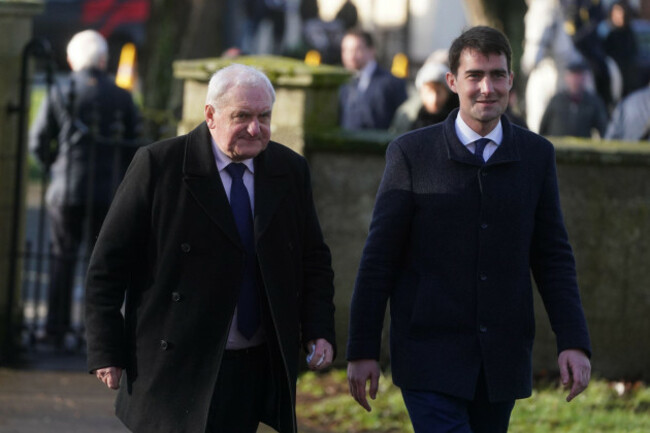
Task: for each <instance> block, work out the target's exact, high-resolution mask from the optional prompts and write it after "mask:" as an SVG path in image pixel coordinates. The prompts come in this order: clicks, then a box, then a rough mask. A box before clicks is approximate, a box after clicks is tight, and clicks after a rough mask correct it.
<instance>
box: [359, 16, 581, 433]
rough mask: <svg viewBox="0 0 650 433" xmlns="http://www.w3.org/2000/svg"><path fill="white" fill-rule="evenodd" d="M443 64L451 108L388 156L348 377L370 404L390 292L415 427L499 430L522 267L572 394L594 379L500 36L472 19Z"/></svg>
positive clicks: (523, 367)
mask: <svg viewBox="0 0 650 433" xmlns="http://www.w3.org/2000/svg"><path fill="white" fill-rule="evenodd" d="M449 66H450V68H449V69H450V72H449V74H447V83H448V84H449V87H450V88H451V89H452V90H453V91H454V92H455V93H457V94H458V96H459V100H460V108H459V109H458V110H455V111H454V112H452V113H451V114H450V115H449V117H448V118H447V120H446V121H445V122H444V123H439V124H436V125H433V126H429V127H426V128H422V129H418V130H415V131H412V132H409V133H406V134H404V135H401V136H400V137H398V138H396V139H395V140H394V141H393V142H391V143H390V145H389V147H388V150H387V153H386V169H385V171H384V175H383V178H382V180H381V184H380V186H379V191H378V193H377V200H376V203H375V208H374V211H373V216H372V221H371V224H370V232H369V235H368V239H367V242H366V245H365V248H364V250H363V255H362V257H361V263H360V265H359V273H358V275H357V280H356V283H355V288H354V293H353V295H352V304H351V310H350V328H349V329H350V330H349V337H348V347H347V359H348V361H349V363H348V382H349V384H350V392H351V394H352V396H353V397H354V398H355V400H356V401H357V402H358V403H359V404H360V405H362V406H363V407H364V408H366V410H370V409H371V408H370V405H369V402H368V400H367V395H368V390H367V386H368V382H370V387H369V394H370V397H371V398H373V399H374V398H375V397H376V395H377V390H378V381H379V364H378V360H379V354H380V344H381V334H382V325H383V320H384V313H385V310H386V303H387V302H388V300H390V317H391V322H390V345H391V350H390V353H391V370H392V377H393V381H394V382H395V384H396V385H397V386H399V387H400V388H401V390H402V395H403V397H404V401H405V403H406V407H407V409H408V411H409V415H410V417H411V421H412V423H413V426H414V428H415V432H416V433H422V432H451V431H453V432H463V433H469V432H473V433H483V432H485V433H487V432H489V433H498V432H506V431H507V429H508V423H509V419H510V413H511V411H512V408H513V406H514V403H515V399H519V398H525V397H528V396H530V394H531V388H532V368H531V352H532V345H533V336H534V332H535V324H534V317H533V291H532V284H531V279H530V271H531V270H532V273H533V276H534V278H535V280H536V282H537V287H538V289H539V292H540V294H541V296H542V298H543V300H544V304H545V306H546V310H547V313H548V316H549V319H550V322H551V326H552V327H553V330H554V331H555V333H556V336H557V348H558V353H559V357H558V364H559V367H560V372H561V377H562V383H563V384H564V385H565V386H567V387H569V388H571V390H570V393H569V395H568V397H567V400H569V401H570V400H571V399H573V398H574V397H575V396H576V395H578V394H579V393H580V392H582V391H583V390H584V389H585V388H586V386H587V384H588V382H589V376H590V371H591V368H590V362H589V356H590V354H591V345H590V339H589V333H588V331H587V324H586V320H585V316H584V313H583V310H582V305H581V301H580V295H579V291H578V286H577V281H576V270H575V261H574V257H573V253H572V250H571V246H570V244H569V241H568V236H567V232H566V229H565V226H564V222H563V219H562V212H561V208H560V201H559V194H558V185H557V179H556V167H555V154H554V151H553V146H552V145H551V143H550V142H548V141H547V140H545V139H544V138H542V137H540V136H539V135H536V134H534V133H531V132H530V131H527V130H525V129H523V128H520V127H517V126H514V125H512V124H511V123H510V121H509V120H508V119H507V117H505V116H504V115H503V113H504V112H505V109H506V107H507V105H508V92H509V90H510V88H511V87H512V80H513V73H512V72H511V71H512V69H511V49H510V44H509V43H508V40H507V39H506V37H505V36H504V35H503V34H502V33H501V32H499V31H497V30H495V29H492V28H490V27H483V26H481V27H473V28H470V29H469V30H467V31H466V32H464V33H463V34H461V36H459V37H458V38H457V39H456V40H455V41H454V42H453V43H452V46H451V49H450V52H449Z"/></svg>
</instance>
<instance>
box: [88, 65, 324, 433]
mask: <svg viewBox="0 0 650 433" xmlns="http://www.w3.org/2000/svg"><path fill="white" fill-rule="evenodd" d="M274 100H275V93H274V91H273V87H272V85H271V83H270V82H269V81H268V79H267V78H266V76H264V75H263V74H262V73H261V72H259V71H257V70H255V69H253V68H250V67H246V66H243V65H232V66H229V67H227V68H225V69H222V70H221V71H219V72H217V73H216V74H215V75H214V76H213V78H212V79H211V81H210V84H209V86H208V95H207V98H206V106H205V116H206V122H205V123H202V124H201V125H199V126H198V127H197V128H196V129H194V130H193V131H191V132H190V133H189V134H187V135H184V136H180V137H177V138H173V139H170V140H166V141H162V142H159V143H154V144H152V145H150V146H146V147H144V148H142V149H141V150H140V151H139V152H138V153H137V154H136V156H135V157H134V160H133V163H132V164H131V166H130V168H129V170H128V172H127V175H126V177H125V179H124V182H123V183H122V185H121V186H120V188H119V190H118V192H117V194H116V197H115V200H114V202H113V204H112V206H111V209H110V210H109V213H108V216H107V218H106V222H105V224H104V226H103V227H102V231H101V233H100V235H99V239H98V241H97V245H96V248H95V251H94V253H93V256H92V258H91V263H90V267H89V270H88V277H87V295H86V326H87V332H88V367H89V369H90V370H91V371H92V372H95V374H96V375H97V377H98V378H99V379H100V380H102V381H103V382H104V383H105V384H106V385H107V386H109V387H110V388H117V387H118V382H119V380H120V378H121V382H119V394H118V397H117V414H118V416H119V417H120V418H121V419H122V421H123V422H124V423H125V424H126V425H127V426H128V427H129V428H130V429H132V430H133V431H135V432H152V433H153V432H155V433H165V432H169V433H172V432H174V433H178V432H192V433H193V432H196V433H204V432H209V433H216V432H226V431H227V432H230V431H232V432H251V433H253V432H255V431H257V427H258V423H259V422H260V421H261V422H264V423H266V424H268V425H271V426H273V427H274V428H276V429H277V430H278V431H280V432H282V433H284V432H292V433H293V432H296V420H295V412H294V405H295V384H296V377H297V370H298V353H299V349H300V345H301V344H302V346H303V347H304V348H308V350H310V352H311V355H312V357H311V361H310V364H309V366H310V367H311V368H314V369H317V368H324V367H326V366H328V365H329V364H330V363H331V361H332V358H333V356H334V351H335V347H334V318H333V313H334V306H333V302H332V298H333V293H334V289H333V272H332V269H331V266H330V261H331V260H330V252H329V249H328V247H327V246H326V244H325V243H324V241H323V237H322V234H321V230H320V226H319V222H318V219H317V217H316V212H315V209H314V203H313V199H312V192H311V186H310V175H309V169H308V166H307V163H306V161H305V159H304V158H303V157H302V156H300V155H298V154H296V153H295V152H293V151H291V150H290V149H288V148H286V147H284V146H282V145H281V144H278V143H275V142H272V141H269V139H270V122H271V109H272V106H273V101H274ZM242 206H243V209H244V210H243V211H242ZM125 295H126V305H125V307H124V316H123V315H122V313H121V312H120V308H121V306H122V302H123V300H124V298H125ZM123 369H125V370H126V375H125V377H122V370H123Z"/></svg>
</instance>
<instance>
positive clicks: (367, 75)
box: [357, 60, 377, 91]
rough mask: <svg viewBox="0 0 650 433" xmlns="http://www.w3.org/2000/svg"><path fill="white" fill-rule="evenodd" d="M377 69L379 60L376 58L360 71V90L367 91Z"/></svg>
mask: <svg viewBox="0 0 650 433" xmlns="http://www.w3.org/2000/svg"><path fill="white" fill-rule="evenodd" d="M375 69H377V62H376V61H375V60H370V61H369V62H368V63H366V66H364V67H363V69H361V70H360V71H359V84H358V86H357V87H358V88H359V90H362V91H365V90H366V89H367V88H368V85H369V84H370V79H371V78H372V74H374V73H375Z"/></svg>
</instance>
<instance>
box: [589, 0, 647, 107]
mask: <svg viewBox="0 0 650 433" xmlns="http://www.w3.org/2000/svg"><path fill="white" fill-rule="evenodd" d="M632 15H633V14H632V10H631V9H630V6H629V4H628V3H627V2H626V1H616V2H614V3H613V4H612V5H611V6H610V8H609V19H608V20H607V22H606V24H603V25H601V26H600V27H599V29H600V28H603V29H604V31H603V33H605V34H604V35H601V37H602V38H603V49H604V50H605V53H606V54H607V55H608V56H609V57H611V58H612V59H614V61H615V62H616V65H617V66H618V68H619V69H620V72H621V75H622V78H623V93H622V97H625V96H627V95H629V94H630V93H631V92H633V91H634V90H636V89H638V88H639V87H640V86H642V85H643V83H641V80H640V73H639V67H638V64H637V62H638V55H639V44H638V43H637V40H636V34H635V33H634V30H633V29H632V25H631V23H632Z"/></svg>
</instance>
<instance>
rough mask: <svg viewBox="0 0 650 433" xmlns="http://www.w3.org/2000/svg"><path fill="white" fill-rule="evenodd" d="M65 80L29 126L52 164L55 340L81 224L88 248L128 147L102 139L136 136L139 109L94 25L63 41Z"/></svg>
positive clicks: (33, 142)
mask: <svg viewBox="0 0 650 433" xmlns="http://www.w3.org/2000/svg"><path fill="white" fill-rule="evenodd" d="M67 59H68V63H69V65H70V68H71V69H72V74H71V75H70V77H69V79H68V80H66V81H65V82H64V83H62V84H58V83H57V84H55V85H54V86H53V87H52V89H51V92H50V93H49V94H47V95H46V96H45V100H44V102H43V104H42V105H41V107H40V110H39V112H38V114H37V116H36V119H35V121H34V124H33V125H32V127H31V129H30V135H29V148H30V150H31V151H32V152H33V153H34V154H35V155H36V157H37V158H38V159H39V161H40V162H41V164H43V166H45V167H48V168H50V170H51V182H50V184H49V186H48V189H47V194H46V202H47V211H48V217H49V220H50V227H51V242H52V253H53V258H52V261H51V262H50V283H49V291H48V309H47V323H46V329H45V332H46V335H45V337H46V339H47V340H48V341H49V342H53V343H55V344H56V345H60V344H61V343H62V342H63V338H64V336H65V334H66V333H67V332H69V331H71V329H70V308H71V302H72V289H73V280H74V271H75V266H76V263H77V254H78V250H79V247H80V245H81V240H82V237H83V229H84V227H86V226H87V227H88V229H89V232H88V233H86V236H87V239H88V245H87V248H88V251H87V253H88V254H90V250H91V249H92V246H93V244H94V240H95V239H96V237H97V234H98V233H99V229H100V227H101V224H102V221H103V220H104V217H105V215H106V212H107V210H108V206H109V204H110V202H111V199H112V198H113V193H114V191H115V188H116V187H117V184H118V183H119V181H120V180H121V178H122V176H123V175H124V172H125V171H126V167H127V166H128V163H129V162H130V160H131V157H132V156H133V153H134V149H133V147H120V146H119V144H118V143H113V144H118V145H110V144H108V145H107V144H102V143H103V142H105V141H106V140H113V139H116V138H117V139H120V140H124V144H127V143H128V142H129V141H132V140H133V139H135V137H136V133H137V129H138V112H137V109H136V107H135V105H134V103H133V99H132V97H131V94H130V93H129V92H128V91H126V90H124V89H121V88H119V87H118V86H116V85H115V83H114V82H113V79H112V78H111V77H110V76H109V75H108V73H107V72H106V66H107V62H108V45H107V43H106V40H105V39H104V37H103V36H102V35H101V34H99V33H98V32H96V31H94V30H85V31H82V32H80V33H77V34H76V35H74V36H73V37H72V39H71V40H70V42H69V43H68V46H67Z"/></svg>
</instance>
